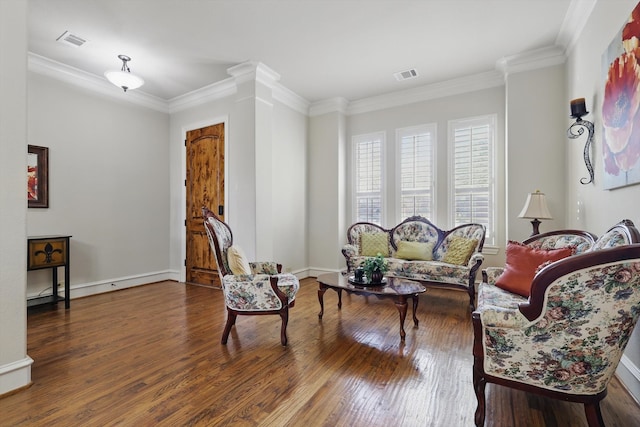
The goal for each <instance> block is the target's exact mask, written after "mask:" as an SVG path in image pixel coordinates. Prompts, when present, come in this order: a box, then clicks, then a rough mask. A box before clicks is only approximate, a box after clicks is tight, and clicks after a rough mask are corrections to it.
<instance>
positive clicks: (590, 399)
mask: <svg viewBox="0 0 640 427" xmlns="http://www.w3.org/2000/svg"><path fill="white" fill-rule="evenodd" d="M615 236H617V237H615ZM612 237H613V238H612ZM638 237H640V235H638V231H637V229H635V227H634V226H633V223H631V222H630V221H629V222H625V223H621V224H618V225H616V226H615V227H613V228H612V229H611V230H610V231H609V232H608V233H606V234H605V235H604V236H602V237H601V238H600V239H598V241H597V242H596V243H595V244H594V246H593V247H592V248H591V249H590V250H587V251H586V252H584V253H581V254H578V255H573V256H569V257H566V258H564V259H561V260H559V261H555V262H552V263H551V264H549V265H547V266H546V267H543V268H542V269H541V270H540V271H539V272H538V273H536V275H535V276H534V279H533V281H532V282H531V289H530V295H529V297H528V298H525V297H522V296H520V295H516V294H509V293H507V292H506V291H503V290H501V289H498V288H497V287H496V286H495V285H493V284H491V283H486V282H483V283H482V284H481V288H480V292H479V296H478V308H477V310H476V311H474V312H473V313H472V321H473V329H474V345H473V356H474V365H473V384H474V389H475V393H476V397H477V400H478V407H477V409H476V413H475V423H476V425H477V426H482V425H484V419H485V393H484V390H485V386H486V384H487V383H495V384H499V385H502V386H507V387H512V388H516V389H520V390H524V391H527V392H531V393H537V394H541V395H545V396H548V397H551V398H556V399H562V400H567V401H573V402H579V403H583V404H584V406H585V414H586V417H587V421H588V423H589V425H590V426H603V425H604V422H603V419H602V414H601V411H600V401H601V400H602V399H604V397H605V396H606V395H607V385H608V384H609V381H610V379H611V377H612V376H613V374H614V372H615V370H616V367H617V366H618V363H619V362H620V358H621V357H622V354H623V352H624V349H625V347H626V345H627V343H628V341H629V338H630V337H631V334H632V332H633V329H634V327H635V325H636V323H637V321H638V317H639V316H640V244H638V243H637V242H638ZM614 241H616V243H615V244H613V242H614ZM485 281H486V277H485Z"/></svg>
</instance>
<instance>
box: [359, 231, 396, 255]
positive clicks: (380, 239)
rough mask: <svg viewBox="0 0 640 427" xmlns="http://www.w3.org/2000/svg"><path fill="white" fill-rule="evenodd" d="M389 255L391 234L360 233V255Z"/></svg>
mask: <svg viewBox="0 0 640 427" xmlns="http://www.w3.org/2000/svg"><path fill="white" fill-rule="evenodd" d="M378 254H382V256H383V257H388V256H389V235H388V234H387V233H362V234H361V235H360V255H363V256H376V255H378Z"/></svg>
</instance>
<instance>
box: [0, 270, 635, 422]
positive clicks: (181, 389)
mask: <svg viewBox="0 0 640 427" xmlns="http://www.w3.org/2000/svg"><path fill="white" fill-rule="evenodd" d="M324 299H325V313H324V318H323V320H322V321H319V320H318V316H317V314H318V311H319V304H318V300H317V282H316V281H315V279H312V278H310V279H305V280H303V281H302V287H301V290H300V293H299V294H298V298H297V302H296V306H295V307H294V308H293V309H292V310H291V312H290V316H289V328H288V336H289V345H288V346H287V347H282V346H281V345H280V336H279V334H280V318H279V317H278V316H238V320H237V322H236V326H235V327H234V329H233V330H232V332H231V336H230V337H229V342H228V344H227V345H226V346H223V345H221V344H220V337H221V334H222V329H223V326H224V321H225V318H226V317H225V316H226V314H225V311H224V302H223V299H222V293H221V291H219V290H215V289H210V288H204V287H198V286H191V285H184V284H181V283H176V282H162V283H157V284H152V285H147V286H141V287H137V288H131V289H126V290H122V291H117V292H112V293H107V294H101V295H96V296H91V297H87V298H81V299H76V300H73V301H72V303H71V310H69V311H65V310H64V308H63V304H60V307H59V308H57V309H38V310H37V311H33V312H30V314H29V316H28V354H29V355H30V356H31V357H32V358H33V359H34V360H35V362H34V364H33V369H32V380H33V385H32V386H31V387H29V388H28V389H25V390H22V391H20V392H17V393H15V394H12V395H7V396H5V397H3V398H0V425H1V426H16V425H21V426H26V425H28V426H40V425H42V426H44V425H46V426H94V425H95V426H114V425H118V426H120V425H121V426H134V425H135V426H150V425H167V426H182V425H187V426H196V425H197V426H200V425H203V426H305V427H311V426H387V427H391V426H472V425H473V412H474V410H475V406H476V400H475V395H474V393H473V387H472V383H471V366H472V356H471V345H472V330H471V320H470V314H469V312H468V297H467V294H466V293H464V292H458V291H447V290H435V289H429V290H428V291H427V293H426V294H423V296H422V297H421V298H420V306H419V307H418V319H419V320H420V326H419V327H418V328H417V329H415V328H413V322H412V321H411V320H410V318H411V316H410V314H409V315H408V316H407V321H406V322H405V330H406V331H407V337H406V343H405V344H402V343H401V342H400V337H399V331H398V312H397V310H396V308H395V306H394V305H393V303H392V302H391V301H389V300H378V299H376V298H374V297H367V298H365V297H362V296H356V295H352V296H349V295H343V305H342V310H341V311H339V310H338V309H337V307H336V304H337V295H336V293H335V292H333V291H332V290H328V291H327V292H326V294H325V298H324ZM487 404H488V411H487V423H486V425H487V426H501V427H502V426H584V425H586V419H585V416H584V413H583V409H582V406H581V405H579V404H574V403H568V402H560V401H554V400H549V399H545V398H542V397H538V396H535V395H531V394H527V393H524V392H520V391H515V390H510V389H506V388H503V387H499V386H495V385H488V386H487ZM602 408H603V415H604V419H605V421H606V422H607V425H608V426H621V427H622V426H632V425H638V420H640V407H639V406H638V405H637V404H636V403H635V402H634V401H633V399H632V398H631V397H630V396H629V395H628V394H627V392H626V391H625V390H624V389H623V388H622V387H621V385H620V383H619V382H618V381H617V379H615V380H614V381H613V382H612V384H611V385H610V387H609V395H608V397H607V398H605V400H604V401H603V403H602Z"/></svg>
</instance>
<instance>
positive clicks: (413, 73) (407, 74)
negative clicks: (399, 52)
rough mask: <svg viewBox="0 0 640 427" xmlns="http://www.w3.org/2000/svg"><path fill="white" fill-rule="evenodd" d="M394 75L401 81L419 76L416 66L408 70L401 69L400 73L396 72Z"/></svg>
mask: <svg viewBox="0 0 640 427" xmlns="http://www.w3.org/2000/svg"><path fill="white" fill-rule="evenodd" d="M393 77H395V78H396V80H397V81H399V82H401V81H403V80H407V79H413V78H415V77H418V70H416V69H415V68H412V69H410V70H407V71H400V72H399V73H395V74H394V75H393Z"/></svg>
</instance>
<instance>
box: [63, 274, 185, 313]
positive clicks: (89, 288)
mask: <svg viewBox="0 0 640 427" xmlns="http://www.w3.org/2000/svg"><path fill="white" fill-rule="evenodd" d="M175 276H176V275H175V271H173V270H163V271H152V272H148V273H142V274H136V275H132V276H125V277H118V278H113V279H108V280H100V281H97V282H87V283H80V284H76V285H74V284H71V299H74V298H80V297H86V296H90V295H97V294H102V293H105V292H111V291H116V290H118V289H126V288H132V287H135V286H140V285H148V284H149V283H154V282H162V281H165V280H176V279H175ZM72 308H73V307H72Z"/></svg>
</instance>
